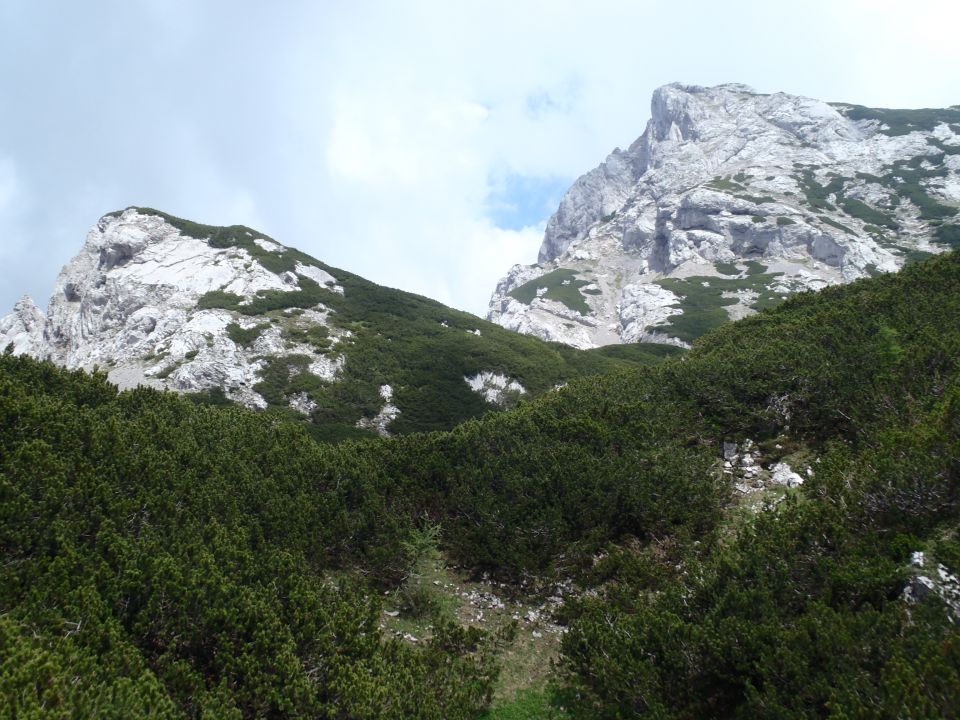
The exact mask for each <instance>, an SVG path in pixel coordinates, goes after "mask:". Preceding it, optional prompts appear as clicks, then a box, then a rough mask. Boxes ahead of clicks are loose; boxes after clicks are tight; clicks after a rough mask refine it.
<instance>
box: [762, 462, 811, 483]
mask: <svg viewBox="0 0 960 720" xmlns="http://www.w3.org/2000/svg"><path fill="white" fill-rule="evenodd" d="M770 481H771V482H773V483H776V484H777V485H786V486H787V487H799V486H800V485H803V476H801V475H799V474H797V473H795V472H794V471H793V470H792V469H791V468H790V466H789V465H787V464H786V463H785V462H779V463H777V464H776V465H774V466H773V467H771V468H770Z"/></svg>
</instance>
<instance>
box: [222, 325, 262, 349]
mask: <svg viewBox="0 0 960 720" xmlns="http://www.w3.org/2000/svg"><path fill="white" fill-rule="evenodd" d="M268 327H270V323H260V324H259V325H254V326H252V327H248V328H244V327H240V325H238V324H237V323H230V324H229V325H227V337H229V338H230V339H231V340H233V342H234V343H236V344H237V345H242V346H243V347H250V346H251V345H253V343H254V342H255V341H256V339H257V338H258V337H260V334H261V333H262V332H263V331H264V330H266V329H267V328H268Z"/></svg>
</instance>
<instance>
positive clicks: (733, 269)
mask: <svg viewBox="0 0 960 720" xmlns="http://www.w3.org/2000/svg"><path fill="white" fill-rule="evenodd" d="M713 267H714V268H716V270H717V272H718V273H720V274H722V275H739V274H740V273H741V272H742V271H741V270H740V268H738V267H737V265H736V263H731V262H718V263H714V265H713Z"/></svg>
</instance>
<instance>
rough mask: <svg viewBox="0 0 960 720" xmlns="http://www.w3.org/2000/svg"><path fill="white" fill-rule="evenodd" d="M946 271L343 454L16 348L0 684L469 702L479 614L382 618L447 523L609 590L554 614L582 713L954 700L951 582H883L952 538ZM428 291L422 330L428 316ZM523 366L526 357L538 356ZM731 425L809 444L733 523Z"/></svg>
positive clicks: (3, 376) (476, 543)
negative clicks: (725, 455) (918, 601)
mask: <svg viewBox="0 0 960 720" xmlns="http://www.w3.org/2000/svg"><path fill="white" fill-rule="evenodd" d="M339 279H340V278H338V280H339ZM343 282H344V283H345V284H348V283H349V282H350V279H349V278H345V279H343ZM958 287H960V259H958V258H957V257H955V256H952V255H951V256H948V257H943V258H938V259H935V260H932V261H930V262H928V263H926V264H924V265H917V266H913V267H911V268H908V269H906V270H905V271H903V273H901V274H900V275H899V276H885V277H882V278H878V279H876V280H871V281H865V282H860V283H855V284H853V285H850V286H844V287H840V288H834V289H830V290H828V291H826V292H824V293H822V294H820V295H817V296H813V295H803V296H800V297H797V298H795V299H791V300H789V301H787V302H786V303H784V304H783V305H782V306H780V307H779V308H778V309H776V310H775V311H773V312H770V313H765V314H763V315H761V316H759V317H756V318H751V319H748V320H746V321H743V322H740V323H737V324H735V325H730V326H726V327H724V328H721V329H720V330H718V331H716V332H714V333H712V334H710V335H708V336H706V337H705V338H703V339H702V340H701V341H699V342H698V344H697V345H696V346H695V348H694V350H693V351H692V352H691V353H689V354H688V355H686V356H683V357H681V358H679V359H675V360H671V361H668V362H666V363H663V364H660V365H656V366H653V367H651V368H648V369H645V370H642V371H629V372H627V371H624V372H621V373H618V374H611V375H607V376H605V377H593V378H586V379H579V380H574V381H572V382H571V383H570V384H569V385H568V386H567V387H566V388H564V389H562V390H560V391H556V392H549V393H547V394H545V395H544V396H543V397H542V398H540V399H538V400H537V401H535V402H530V403H523V404H521V405H520V407H519V408H518V409H517V410H515V411H513V412H510V413H505V414H500V415H491V416H487V417H484V418H483V419H481V420H472V421H469V422H466V423H464V424H462V425H460V426H459V427H457V428H456V429H454V430H453V431H452V432H446V433H431V434H424V435H410V436H406V437H402V438H396V439H393V440H389V441H379V442H364V443H344V444H341V445H338V446H335V447H334V446H326V445H319V444H317V443H315V442H314V441H313V440H312V439H311V438H310V436H309V435H308V434H307V431H306V430H305V429H304V428H303V427H302V426H300V425H296V424H291V423H288V422H285V421H284V420H283V418H282V417H281V416H279V415H272V414H269V413H267V414H259V415H258V414H255V413H250V412H246V411H243V410H239V409H236V408H221V407H213V406H210V405H205V404H197V403H194V402H191V401H190V400H188V399H184V398H179V397H176V396H173V395H170V394H164V393H158V392H155V391H153V390H148V389H139V390H136V391H132V392H125V393H119V394H118V393H117V392H116V390H115V389H114V388H112V387H111V386H110V385H109V384H108V383H107V382H106V381H105V379H104V377H103V376H100V375H97V376H88V375H85V374H82V373H69V372H65V371H62V370H58V369H56V368H54V367H52V366H50V365H48V364H44V363H38V362H35V361H32V360H27V359H19V358H13V357H10V356H4V357H2V358H0V556H2V557H0V694H2V697H3V699H4V708H9V710H7V712H8V714H11V715H15V716H16V717H31V716H42V715H43V714H44V713H50V712H55V713H59V714H61V715H67V716H70V715H72V716H75V717H85V716H104V717H111V716H116V717H127V716H139V715H142V716H151V715H153V716H156V717H184V716H190V717H201V716H208V717H221V716H223V717H231V716H233V717H263V716H269V717H290V716H297V715H300V716H302V715H306V716H319V717H377V718H380V717H449V718H456V717H474V716H477V715H478V714H479V713H480V712H481V711H482V710H483V709H484V707H485V706H486V704H487V702H488V699H489V696H490V692H491V687H492V681H493V679H494V678H495V676H496V667H495V663H494V661H493V658H492V652H493V649H494V646H495V645H496V643H497V642H498V639H497V638H495V637H490V636H484V635H483V634H482V633H479V632H478V631H475V630H469V631H468V630H463V629H460V628H457V627H455V626H449V625H445V624H443V623H440V622H438V623H437V627H436V629H435V634H434V637H433V639H432V640H431V641H429V642H427V643H422V644H420V645H418V646H410V645H406V644H401V643H398V642H396V641H393V640H388V639H387V638H385V637H384V636H383V635H382V634H381V632H380V630H379V617H380V615H379V612H380V611H379V607H378V603H377V600H376V598H377V596H378V595H379V594H380V593H381V591H382V588H383V587H384V586H395V585H396V584H397V583H401V582H403V580H404V578H406V579H407V582H406V584H405V585H404V588H405V589H406V590H409V595H410V598H411V612H413V610H414V608H413V607H412V606H413V605H415V604H417V603H419V604H421V605H422V604H423V599H424V598H423V596H424V593H423V592H420V591H421V590H422V589H423V588H418V586H417V582H416V579H417V577H418V573H421V574H422V572H421V571H420V570H418V569H417V568H418V567H421V565H422V564H423V562H426V561H432V560H430V556H428V555H427V554H424V553H421V552H419V551H416V548H418V547H421V546H422V545H423V544H424V543H423V542H420V541H421V540H422V539H423V538H425V537H427V538H429V539H431V542H433V540H436V538H438V537H440V538H441V546H442V549H443V551H444V552H445V553H446V555H447V557H448V558H449V559H450V560H452V561H454V562H456V563H458V564H461V565H464V566H467V567H469V568H473V569H475V570H476V571H481V570H492V571H494V572H496V573H498V574H499V575H501V576H502V577H517V576H522V575H524V574H527V573H531V572H539V573H547V572H551V571H557V570H559V571H562V572H564V573H573V574H578V575H579V576H580V577H581V578H582V579H583V581H584V582H592V583H594V584H595V585H596V587H597V589H598V591H599V594H598V596H597V597H595V598H593V599H585V600H583V601H581V602H579V603H578V604H574V605H570V606H568V607H567V608H566V609H565V619H566V621H567V622H569V624H570V631H569V633H568V634H567V635H566V637H565V640H564V645H563V658H562V663H561V668H562V676H561V681H562V682H561V683H560V686H559V691H560V692H559V697H560V698H561V699H562V702H563V703H564V705H565V706H566V707H567V709H568V710H569V711H570V712H571V713H572V714H573V715H574V716H577V717H597V716H598V717H629V716H635V715H640V714H643V713H646V714H648V715H649V716H651V717H771V718H772V717H777V718H779V717H809V716H825V715H830V714H833V715H835V716H836V717H878V716H880V717H883V716H885V714H886V715H889V716H911V717H934V716H946V717H949V716H950V713H955V712H956V708H957V707H958V703H957V702H956V700H957V698H956V694H957V687H958V686H960V684H958V683H960V678H958V672H960V640H958V636H957V631H956V629H955V627H954V626H953V625H951V624H950V623H949V622H947V620H946V619H945V614H944V612H943V609H942V607H939V606H938V605H937V603H936V601H935V598H932V599H931V600H930V601H929V602H927V603H925V604H923V605H920V606H917V607H912V608H907V606H905V605H904V604H903V603H902V602H901V601H900V600H899V599H898V596H899V593H900V590H901V589H902V588H903V584H904V582H905V574H904V570H903V568H904V567H905V565H906V560H907V558H908V556H909V552H910V551H911V550H916V549H928V550H929V551H931V552H933V553H936V555H937V556H938V557H940V558H942V559H943V560H944V561H946V562H956V561H957V560H958V559H960V544H958V542H957V531H958V529H960V515H958V511H957V500H958V485H957V481H958V477H957V474H958V460H957V458H958V456H960V447H958V435H960V433H958V430H960V410H958V408H960V385H958V379H957V373H956V370H957V368H956V364H957V362H958V359H960V330H958V328H960V293H958V292H957V290H958ZM370 292H371V294H370V295H369V297H370V306H369V308H368V311H369V312H368V316H367V317H366V318H365V320H364V322H367V323H369V326H370V327H377V328H378V332H377V333H374V334H372V335H370V336H369V337H368V338H367V339H366V340H362V341H361V347H362V349H363V351H364V352H368V353H371V354H372V357H374V358H376V359H377V361H378V362H382V363H385V364H388V363H391V362H396V361H395V360H392V359H391V356H390V354H389V352H388V344H389V342H390V341H391V335H389V333H388V328H387V327H386V326H385V324H384V323H386V322H387V320H386V317H387V316H385V315H384V316H378V314H377V313H378V312H379V311H378V310H377V307H378V303H377V301H376V295H375V291H373V290H371V291H370ZM423 302H424V304H419V303H418V301H416V300H410V303H411V305H410V307H409V308H408V310H409V312H410V314H411V322H413V323H417V322H421V321H422V322H423V326H422V327H423V332H425V333H428V332H434V333H438V332H440V331H441V330H442V329H444V328H441V327H440V325H439V322H438V317H437V316H435V315H434V314H433V313H435V312H440V311H439V310H436V309H435V308H431V307H430V306H429V305H427V304H426V303H427V301H423ZM398 311H399V312H401V313H402V312H404V309H403V308H402V307H401V308H399V310H398ZM343 312H348V310H347V308H346V306H345V307H344V310H343ZM353 312H357V313H358V314H359V313H360V310H359V309H356V310H354V311H353ZM448 312H449V311H448ZM421 315H423V316H424V317H422V316H421ZM391 317H392V316H391ZM458 321H459V320H458V317H457V316H450V320H449V324H451V325H453V324H454V322H458ZM355 322H360V318H359V317H358V318H357V319H356V320H355ZM465 329H469V328H462V329H461V332H457V333H451V334H450V337H452V338H454V339H453V340H452V342H471V340H470V339H471V338H473V337H475V336H473V335H471V334H469V333H467V332H463V330H465ZM374 338H379V339H374ZM392 340H393V341H394V342H396V343H404V342H415V340H409V339H408V340H405V339H403V338H400V337H394V338H392ZM524 341H525V339H523V338H517V340H516V343H517V344H516V345H515V346H512V347H514V348H515V351H516V353H517V354H518V356H522V352H523V347H524V346H523V343H524ZM363 343H368V344H367V345H366V346H364V345H363ZM384 344H387V345H384ZM564 352H565V351H563V350H562V349H560V348H557V349H556V353H557V362H558V363H563V362H566V361H568V356H565V355H564ZM570 357H574V356H570ZM575 357H576V358H578V359H577V360H575V362H586V361H587V360H586V359H585V358H600V359H605V358H604V357H603V356H602V355H599V354H597V355H577V356H575ZM518 362H521V360H518ZM529 362H530V363H531V364H530V370H529V376H528V377H525V380H526V381H527V382H529V383H530V384H531V385H533V384H534V383H535V382H537V379H538V378H542V377H547V375H539V374H538V373H542V372H544V371H543V370H542V369H538V368H537V367H535V366H534V364H533V361H529ZM372 367H376V363H374V364H373V365H372ZM405 371H409V372H411V373H414V374H412V375H410V376H409V377H411V378H414V377H416V373H417V372H420V371H418V370H417V368H416V367H414V368H412V369H409V370H405ZM461 371H463V368H459V367H458V368H457V369H456V372H458V373H459V372H461ZM422 372H425V369H424V370H422ZM287 376H289V374H288V375H287ZM361 380H363V381H365V382H368V383H370V384H371V385H372V386H373V387H374V388H375V387H376V384H377V383H378V382H379V381H380V379H379V378H377V377H373V378H368V379H360V378H357V379H356V381H357V382H358V383H359V382H361ZM411 384H413V383H411ZM345 387H347V388H349V387H350V386H349V385H346V386H345ZM210 400H211V401H213V402H215V401H216V400H217V399H216V398H210ZM356 401H358V402H361V401H362V398H358V399H357V400H356ZM424 402H425V405H424V408H425V409H424V412H427V408H428V407H429V405H428V402H427V399H425V400H424ZM411 414H414V413H411ZM414 415H415V414H414ZM415 417H416V416H415ZM420 422H426V420H422V419H421V420H420ZM744 437H750V438H753V439H754V440H756V441H758V442H760V443H770V442H773V441H774V440H775V439H777V440H779V439H785V441H787V440H788V441H789V442H792V443H795V444H803V445H805V446H807V447H809V448H810V449H811V452H816V453H818V454H819V455H820V457H821V463H820V464H819V465H817V473H816V476H815V478H814V479H813V480H811V481H809V482H808V483H807V485H806V486H805V487H804V490H803V492H802V493H801V494H799V495H797V496H796V497H793V498H788V499H787V500H786V501H785V502H783V503H782V504H780V505H779V506H778V507H777V508H776V509H775V510H771V511H770V512H766V513H761V514H760V515H759V516H758V517H756V518H755V519H753V520H750V521H747V522H745V523H744V524H743V525H742V526H741V527H739V529H738V530H736V532H734V531H732V530H730V529H728V528H725V527H724V526H723V525H722V523H721V520H722V519H723V514H724V512H725V507H726V504H727V499H728V490H729V489H728V488H727V487H726V485H725V484H724V482H723V481H722V475H721V474H720V473H719V470H718V467H717V465H718V460H719V447H720V443H721V441H722V440H724V439H742V438H744ZM438 527H439V528H442V536H440V535H439V534H438V533H437V532H435V530H434V528H438ZM411 548H413V549H411ZM601 550H602V551H603V554H605V555H606V559H604V560H602V561H600V562H599V563H596V564H594V562H593V561H594V559H596V558H597V557H600V555H598V551H601ZM424 558H426V560H424ZM954 569H957V568H954ZM411 578H412V579H411ZM426 600H427V601H429V600H430V598H429V597H427V598H426ZM432 611H433V610H431V612H432ZM441 614H442V613H441Z"/></svg>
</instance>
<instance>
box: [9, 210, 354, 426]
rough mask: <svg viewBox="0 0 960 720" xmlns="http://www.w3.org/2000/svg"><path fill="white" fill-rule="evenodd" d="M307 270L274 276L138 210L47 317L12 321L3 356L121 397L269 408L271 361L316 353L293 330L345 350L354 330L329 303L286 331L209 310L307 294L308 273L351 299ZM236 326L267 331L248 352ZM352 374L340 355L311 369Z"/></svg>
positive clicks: (88, 261) (61, 282) (95, 245)
mask: <svg viewBox="0 0 960 720" xmlns="http://www.w3.org/2000/svg"><path fill="white" fill-rule="evenodd" d="M254 242H256V243H257V244H258V245H260V246H261V247H262V248H263V249H265V250H267V251H269V252H274V251H279V250H283V249H284V248H283V247H282V246H280V245H278V244H276V243H272V242H270V241H268V240H264V239H254ZM261 243H262V244H261ZM268 245H269V246H274V247H267V246H268ZM296 270H297V272H296V273H294V272H283V273H279V274H278V273H275V272H272V271H270V270H268V269H267V268H266V267H264V266H263V265H262V264H261V263H260V262H258V261H256V260H255V259H254V258H253V257H252V256H251V255H250V253H249V252H248V251H247V250H245V249H243V248H242V247H225V248H222V247H214V246H213V245H211V244H210V243H209V242H208V241H207V240H206V239H198V238H194V237H189V236H187V235H184V234H182V233H181V232H180V231H179V230H177V228H175V227H173V226H172V225H170V224H169V223H168V222H166V221H165V220H164V219H163V218H162V217H160V216H157V215H153V214H148V213H141V212H139V211H138V210H136V209H133V208H131V209H128V210H126V211H124V212H123V213H121V214H118V215H106V216H104V217H103V218H101V219H100V221H99V222H98V223H97V224H96V225H95V226H94V227H93V229H91V230H90V232H89V233H88V234H87V238H86V242H85V243H84V245H83V248H82V249H81V250H80V252H79V253H78V254H77V256H76V257H74V258H73V259H72V260H71V261H70V262H69V263H68V264H67V265H66V266H65V267H64V268H63V270H62V271H61V272H60V275H59V276H58V278H57V281H56V284H55V288H54V291H53V295H52V296H51V298H50V303H49V307H48V313H47V315H46V316H44V314H43V313H42V312H41V311H40V309H39V308H37V307H36V305H35V304H34V303H33V301H32V300H30V299H29V298H24V299H22V300H21V301H19V302H18V303H17V305H16V306H15V308H14V311H13V313H11V314H10V315H7V316H6V317H4V318H3V319H2V320H0V349H2V348H5V347H7V346H8V345H9V344H10V343H12V344H13V351H14V352H15V353H17V354H28V355H31V356H34V357H37V358H42V359H48V360H51V361H53V362H55V363H57V364H59V365H63V366H66V367H68V368H85V369H92V368H94V367H99V368H101V369H103V370H106V371H107V372H108V376H109V378H110V380H111V381H113V382H114V383H116V384H117V385H119V386H120V387H121V388H127V387H133V386H136V385H151V386H154V387H160V388H168V389H172V390H177V391H180V392H197V391H203V390H208V389H213V388H220V389H223V390H224V391H225V393H226V395H227V397H229V398H231V399H234V400H236V401H238V402H241V403H243V404H245V405H247V406H249V407H255V408H263V407H266V402H265V401H264V399H263V398H262V397H261V396H260V395H259V394H258V393H257V392H256V391H255V390H254V386H255V385H256V384H257V383H258V382H259V381H260V379H261V371H262V370H263V369H264V368H265V366H266V361H267V359H268V358H277V357H285V356H289V355H300V356H303V355H311V356H312V355H313V353H314V350H313V348H312V347H310V346H309V345H304V344H302V343H300V342H297V341H291V340H290V338H289V337H286V336H285V335H284V329H287V326H290V327H293V326H300V325H303V326H309V325H324V326H326V327H328V332H329V337H330V340H331V341H332V342H333V343H334V346H335V344H336V342H337V341H338V340H339V338H340V337H341V336H343V335H345V334H347V333H346V331H343V330H340V329H338V328H336V327H333V326H332V325H331V324H330V323H329V321H328V315H329V313H328V311H327V310H326V309H325V308H324V307H323V306H322V305H318V306H316V307H314V308H311V309H305V310H303V311H302V312H301V313H299V314H297V315H296V316H290V317H289V318H283V319H282V322H278V320H279V319H278V318H266V317H257V316H253V317H251V316H247V315H243V314H240V313H237V312H234V311H230V310H225V309H216V308H212V309H204V308H203V307H198V302H199V300H200V298H201V297H203V296H204V295H205V294H206V293H209V292H210V291H216V290H219V291H222V292H225V293H232V294H233V295H235V296H238V297H239V298H240V299H241V300H240V302H249V301H251V300H252V299H254V298H255V296H256V294H257V293H258V292H260V291H271V290H273V291H285V292H289V291H291V290H297V289H299V284H298V283H299V282H300V279H299V278H300V277H301V276H302V277H306V278H309V279H311V280H313V281H315V282H317V283H320V284H321V285H323V286H325V287H326V288H327V289H328V290H331V291H332V292H342V289H340V288H339V287H338V286H337V285H336V280H335V278H333V277H331V276H330V275H329V274H328V273H326V272H325V271H324V270H322V269H321V268H317V267H313V266H307V265H303V264H301V263H298V265H297V268H296ZM231 326H236V327H237V328H239V329H241V330H251V329H252V328H255V327H258V328H259V331H258V332H259V334H258V335H257V336H256V338H255V339H254V340H253V341H252V342H249V343H247V344H244V343H242V342H237V341H236V340H235V339H234V336H232V335H231V331H230V328H231ZM342 365H343V358H342V356H340V355H337V354H336V353H332V354H328V355H325V356H318V357H316V358H315V360H313V361H312V362H311V363H310V365H309V368H308V369H309V372H311V373H312V374H314V375H317V376H318V377H320V378H322V379H324V380H332V379H333V378H335V377H336V375H337V374H338V373H339V371H340V369H341V367H342ZM296 409H298V410H300V411H301V412H307V411H308V410H309V405H307V404H305V403H303V402H300V403H298V404H297V405H296Z"/></svg>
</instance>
